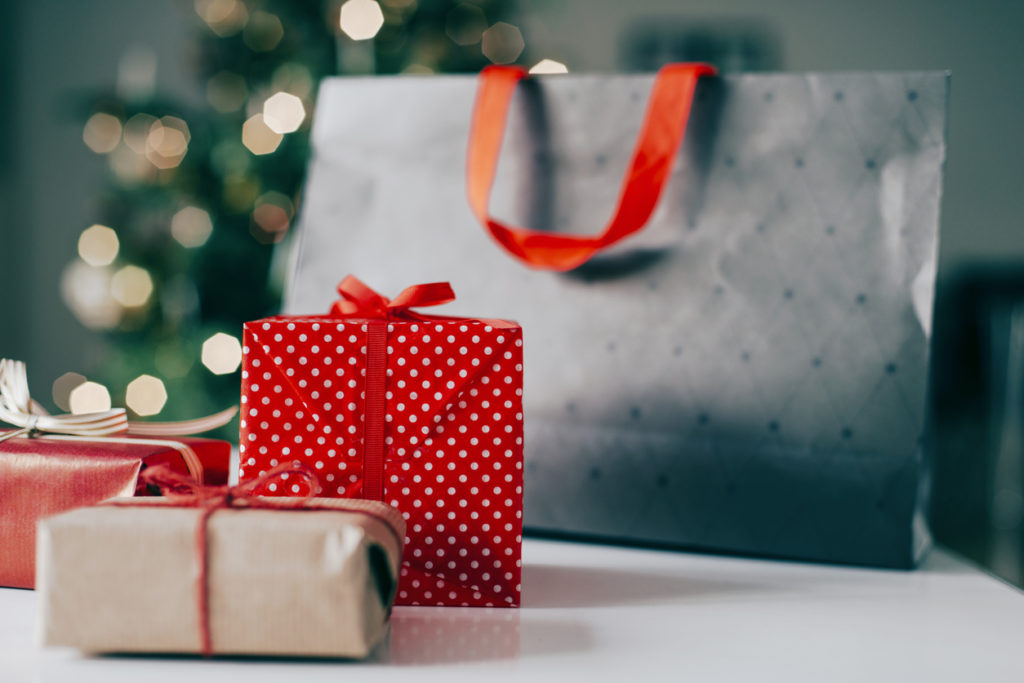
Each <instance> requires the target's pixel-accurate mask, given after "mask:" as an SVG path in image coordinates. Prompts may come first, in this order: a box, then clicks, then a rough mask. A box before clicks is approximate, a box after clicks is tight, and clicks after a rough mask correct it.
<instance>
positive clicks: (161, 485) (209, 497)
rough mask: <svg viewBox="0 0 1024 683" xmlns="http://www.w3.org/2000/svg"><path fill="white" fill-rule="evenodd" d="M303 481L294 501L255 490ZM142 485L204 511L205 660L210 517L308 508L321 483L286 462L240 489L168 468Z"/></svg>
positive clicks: (199, 581) (200, 582) (200, 536)
mask: <svg viewBox="0 0 1024 683" xmlns="http://www.w3.org/2000/svg"><path fill="white" fill-rule="evenodd" d="M293 475H294V476H296V477H297V478H299V479H301V480H304V481H305V482H306V483H307V484H308V486H307V489H306V492H305V495H303V496H301V497H293V498H261V497H259V496H257V495H256V493H255V491H256V490H257V489H259V488H260V487H262V486H266V485H268V484H271V483H275V482H285V481H288V480H289V478H290V477H291V476H293ZM140 477H141V479H142V481H143V483H145V484H147V485H150V486H154V487H156V488H157V489H159V490H160V492H161V493H162V494H163V496H164V498H165V499H166V500H167V501H168V502H169V503H170V504H171V505H173V506H174V507H197V508H202V509H203V512H202V514H201V515H200V516H199V520H198V521H197V522H196V555H197V556H198V557H199V576H198V577H197V578H196V598H197V601H198V604H199V640H200V643H201V650H202V654H203V656H204V657H209V656H210V654H212V652H213V646H212V643H211V640H210V600H209V581H208V574H209V571H208V569H209V561H208V553H207V542H206V529H207V523H208V522H209V519H210V516H211V515H212V514H213V513H214V512H216V511H217V510H223V509H225V508H231V507H248V508H274V509H295V508H303V507H306V505H307V503H308V502H309V500H310V499H311V498H313V497H314V496H315V495H316V494H317V493H319V492H320V480H319V479H317V476H316V474H314V472H313V470H312V469H311V468H310V467H308V466H306V465H303V464H301V463H298V462H293V463H285V464H282V465H278V466H277V467H275V468H274V469H272V470H268V471H266V472H264V473H263V474H261V475H260V476H259V477H257V478H256V479H253V480H251V481H249V482H246V483H245V484H241V485H239V486H204V485H202V484H199V483H197V482H196V481H195V480H194V479H192V478H191V477H187V476H185V475H183V474H180V473H178V472H175V471H173V470H172V469H170V468H169V467H168V466H166V465H157V466H156V467H149V468H147V469H145V470H143V471H142V474H141V475H140ZM113 504H115V505H132V502H131V501H114V502H113Z"/></svg>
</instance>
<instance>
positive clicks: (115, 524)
mask: <svg viewBox="0 0 1024 683" xmlns="http://www.w3.org/2000/svg"><path fill="white" fill-rule="evenodd" d="M293 476H295V475H294V474H293ZM283 500H285V499H280V498H278V499H276V501H277V504H281V501H283ZM178 504H179V503H176V502H175V501H174V500H167V499H162V498H146V499H140V498H134V499H117V500H114V501H111V504H104V505H99V506H93V507H88V508H81V509H79V510H74V511H72V512H68V513H64V514H61V515H57V516H55V517H51V518H49V519H47V520H44V521H43V522H41V523H40V526H39V569H38V589H39V617H38V625H39V632H40V637H41V640H42V642H43V644H46V645H59V646H70V647H74V648H77V649H79V650H81V651H83V652H88V653H107V652H110V653H113V652H148V653H195V654H218V655H219V654H252V655H279V656H292V655H295V656H316V657H363V656H365V655H367V654H368V653H369V652H370V651H371V650H372V648H373V647H374V645H375V644H376V643H377V642H378V641H379V640H380V639H381V638H383V637H384V635H385V634H386V632H387V626H388V616H389V614H390V607H391V601H392V597H393V595H394V588H395V585H396V582H397V572H398V567H399V565H400V563H401V555H402V538H403V537H404V533H405V532H404V522H403V520H402V518H401V515H400V514H399V513H398V511H397V510H395V509H394V508H391V507H389V506H387V505H385V504H383V503H378V502H373V501H363V500H340V499H324V498H312V499H308V500H305V501H303V502H302V503H301V505H302V506H301V507H292V508H283V509H282V508H279V507H272V508H264V507H245V506H246V505H247V504H252V505H259V504H260V499H258V498H257V499H255V502H251V501H246V500H241V501H240V500H237V499H235V500H234V501H233V502H232V507H229V508H226V509H217V510H215V511H214V512H213V513H212V514H210V515H209V517H208V519H207V520H206V528H205V546H204V547H205V551H200V550H199V549H198V548H197V531H198V529H199V525H200V524H201V523H202V522H203V520H202V517H203V514H204V509H203V508H200V507H177V506H176V505H178ZM203 552H205V554H206V567H207V570H206V572H207V573H206V576H205V579H206V581H205V584H204V583H203V582H202V581H201V579H202V572H201V566H200V563H201V562H202V555H203ZM197 577H199V578H198V579H197ZM204 590H205V596H206V597H205V600H206V605H205V606H204V605H203V598H202V597H201V596H200V593H199V592H200V591H204ZM204 612H205V613H206V619H205V622H204V619H203V617H202V614H203V613H204ZM204 623H205V625H206V633H207V634H208V637H207V638H204V636H203V625H204Z"/></svg>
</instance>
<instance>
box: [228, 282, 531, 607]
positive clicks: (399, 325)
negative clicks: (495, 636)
mask: <svg viewBox="0 0 1024 683" xmlns="http://www.w3.org/2000/svg"><path fill="white" fill-rule="evenodd" d="M338 291H339V293H340V294H341V297H342V298H341V299H340V300H339V301H338V302H336V303H335V304H334V305H333V306H332V308H331V314H329V315H319V316H315V315H314V316H309V315H304V316H275V317H272V318H266V319H264V320H256V321H253V322H249V323H246V325H245V333H244V344H243V354H244V356H243V361H242V420H241V423H240V425H241V443H240V446H239V450H240V454H241V456H240V463H241V468H240V480H241V481H247V480H250V479H254V478H256V477H258V476H260V474H261V473H262V472H264V471H266V470H269V469H270V468H272V467H274V466H275V465H277V464H278V461H282V462H283V461H286V460H296V461H300V462H302V463H305V464H306V465H308V466H310V467H313V468H315V471H316V473H317V476H318V477H319V478H320V481H321V482H322V483H323V485H324V493H323V495H325V496H339V497H356V498H367V499H370V500H383V501H385V502H387V503H390V504H391V505H393V506H395V507H396V508H398V509H399V510H401V512H402V515H403V516H404V517H405V520H406V523H407V525H408V527H409V536H408V538H407V539H406V542H405V545H406V553H405V561H404V564H403V566H402V574H401V580H400V584H399V587H398V596H397V598H396V604H399V605H449V606H473V607H488V606H494V607H517V606H518V605H519V596H520V573H521V567H522V565H521V559H520V550H521V548H520V546H521V543H522V514H523V512H522V510H523V508H522V495H523V480H522V477H523V431H522V430H523V414H522V370H523V365H522V347H523V338H522V330H521V329H520V327H519V325H518V324H516V323H514V322H510V321H506V320H491V319H480V318H452V317H447V316H434V315H426V314H423V313H419V312H417V311H415V310H410V307H413V308H415V307H423V306H432V305H438V304H442V303H447V302H449V301H451V300H452V299H454V293H453V292H452V291H451V288H450V287H449V286H448V285H447V283H432V284H427V285H414V286H412V287H409V288H407V289H406V290H404V291H403V292H402V293H400V294H399V295H398V296H396V297H395V298H394V300H392V301H388V300H387V299H386V298H384V297H383V296H381V295H379V294H377V293H376V292H374V291H373V290H371V289H370V288H369V287H367V286H366V285H365V284H363V283H362V282H360V281H359V280H357V279H356V278H353V277H351V276H350V277H347V278H345V280H344V281H343V282H342V283H341V285H339V286H338ZM289 489H290V487H288V488H281V487H275V488H270V487H269V486H268V487H266V488H263V489H260V492H261V493H264V494H266V495H282V494H285V495H289V494H292V493H294V491H291V490H289Z"/></svg>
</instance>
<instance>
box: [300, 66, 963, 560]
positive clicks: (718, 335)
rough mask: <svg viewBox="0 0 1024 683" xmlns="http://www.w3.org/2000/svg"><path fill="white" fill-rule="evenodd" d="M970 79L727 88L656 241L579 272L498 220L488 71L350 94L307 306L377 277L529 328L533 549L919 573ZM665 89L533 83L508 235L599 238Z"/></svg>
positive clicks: (575, 79)
mask: <svg viewBox="0 0 1024 683" xmlns="http://www.w3.org/2000/svg"><path fill="white" fill-rule="evenodd" d="M947 81H948V78H947V74H944V73H928V72H924V73H892V74H832V75H790V74H778V75H743V76H727V77H722V78H702V79H701V80H700V82H699V85H698V86H697V88H696V94H695V97H694V99H693V104H692V112H691V115H690V119H689V124H688V128H687V130H686V134H685V138H684V139H683V142H682V145H681V146H680V147H679V149H678V156H677V158H676V159H675V162H674V164H673V165H672V166H671V175H670V176H668V178H667V186H666V189H665V191H664V193H663V194H662V196H661V198H660V201H659V202H658V203H657V208H656V209H655V210H654V213H653V215H652V216H651V217H650V219H649V220H646V221H645V223H646V225H645V226H644V227H643V229H642V230H640V231H639V232H636V233H635V234H632V235H630V236H628V237H626V238H624V239H622V240H621V241H619V242H618V243H617V244H615V245H614V246H613V247H612V248H611V249H609V250H599V251H600V253H597V254H596V255H594V256H593V257H592V258H590V259H589V260H587V261H586V262H585V263H584V264H583V265H581V266H579V267H576V268H572V269H570V270H567V271H566V272H551V271H548V270H544V269H537V268H533V267H529V266H527V265H525V264H524V263H523V262H522V260H520V259H518V258H515V257H514V256H513V254H510V253H509V252H510V250H512V251H514V250H515V248H516V247H515V244H511V242H515V240H514V239H511V240H510V244H503V243H500V242H499V241H498V240H495V239H492V238H491V237H489V236H488V235H487V232H486V231H485V230H484V228H483V227H482V225H481V222H480V220H478V218H480V217H482V218H483V219H484V221H485V222H486V221H487V216H477V215H474V210H471V208H470V203H469V201H468V200H467V190H466V172H467V168H466V166H467V164H466V158H467V157H466V155H467V143H468V140H469V136H470V123H471V115H472V113H473V108H474V98H475V95H476V91H477V79H476V78H474V77H469V76H440V77H401V76H400V77H383V78H352V79H346V78H336V79H329V80H327V81H325V82H324V84H323V85H322V87H321V90H320V95H319V103H318V109H317V118H316V121H315V124H314V128H313V149H314V157H313V159H312V162H311V165H310V168H309V177H308V181H307V186H306V192H305V200H304V207H303V211H302V219H301V226H300V233H299V242H298V246H297V251H296V254H295V262H294V271H293V276H292V280H291V283H290V287H289V291H288V294H287V301H286V309H287V311H288V312H290V313H302V312H320V311H326V310H327V309H328V307H329V305H330V303H331V300H332V298H333V292H334V286H335V284H336V283H337V282H338V281H339V280H340V279H341V277H342V276H343V275H344V274H346V273H349V272H351V273H355V274H357V275H358V276H359V277H360V278H362V279H364V280H365V281H366V282H367V283H369V284H370V285H372V286H373V287H374V288H375V289H377V290H378V291H381V292H385V293H390V294H394V293H396V292H398V291H400V290H401V289H402V288H404V287H405V286H407V285H409V284H411V283H417V282H430V281H438V280H447V281H450V282H451V283H452V286H453V287H454V289H455V293H456V295H457V297H458V299H457V301H456V302H455V303H454V304H452V305H451V306H450V308H452V309H453V312H454V314H474V313H476V314H480V313H481V312H483V313H486V314H487V315H489V316H495V317H499V316H500V317H503V318H511V319H515V320H517V321H518V322H520V323H521V324H522V326H523V330H524V336H525V340H526V344H525V349H524V351H525V361H524V363H525V395H524V401H525V406H526V408H525V410H526V463H527V464H526V481H525V488H526V491H525V494H526V503H525V513H524V514H525V524H526V527H527V529H532V530H536V531H545V532H558V533H565V534H571V535H577V536H582V537H593V538H601V539H607V540H623V541H630V542H641V543H650V544H659V545H670V546H677V547H688V548H698V549H713V550H723V551H730V552H741V553H752V554H759V555H772V556H784V557H793V558H803V559H812V560H823V561H835V562H851V563H860V564H869V565H882V566H896V567H906V566H912V565H913V563H914V562H915V561H916V559H917V558H918V557H920V554H921V552H922V551H923V549H924V548H925V547H926V546H927V542H928V534H927V528H926V526H925V524H924V522H923V517H922V510H923V505H924V502H925V501H924V500H923V495H924V492H925V488H926V487H924V486H923V483H924V482H925V480H926V476H925V475H926V460H925V456H924V452H923V443H924V442H923V439H922V432H923V427H924V418H925V389H926V379H927V368H928V348H929V332H930V321H931V301H932V292H933V288H934V276H935V258H936V242H937V232H938V212H939V197H940V194H941V183H942V175H941V171H942V164H943V159H944V154H945V142H944V134H945V111H946V100H947V91H948V87H947ZM653 84H654V79H653V77H651V76H587V75H566V76H557V77H554V76H552V77H543V78H537V79H530V80H528V81H526V82H524V83H523V84H522V85H520V86H519V87H518V88H517V89H516V90H515V95H514V97H513V98H512V103H511V108H510V110H509V111H510V113H509V120H508V130H507V133H506V134H505V136H504V140H503V142H501V145H500V159H501V162H500V165H499V168H498V172H497V176H496V179H495V182H494V191H493V196H492V197H491V206H490V214H489V215H490V216H493V217H498V218H500V219H502V220H503V221H507V222H508V223H512V224H515V225H520V226H527V227H529V228H532V229H534V230H536V231H538V232H545V231H547V232H550V233H554V234H577V235H588V234H595V233H597V232H598V231H599V230H600V228H601V227H602V226H604V225H605V224H606V223H607V222H608V216H610V215H612V213H613V211H614V210H615V208H616V207H617V206H618V202H619V200H620V199H621V197H620V194H621V195H622V197H624V196H626V195H628V192H625V191H622V192H620V184H621V183H622V177H623V176H622V174H623V170H624V169H627V168H629V169H633V170H635V164H636V163H637V158H636V155H635V154H632V152H631V150H632V149H633V144H634V140H636V138H637V135H638V131H639V130H641V123H642V122H646V121H648V120H649V118H650V116H649V114H650V112H648V117H647V118H645V113H644V112H645V104H646V103H647V101H648V93H649V92H650V91H651V89H652V85H653ZM477 113H478V114H479V112H477ZM478 124H479V121H478ZM484 124H485V127H487V128H491V129H493V128H494V127H495V126H496V125H497V126H498V128H500V125H499V124H495V123H494V122H493V121H492V122H486V121H485V122H484ZM645 125H646V123H645ZM478 127H479V126H478ZM474 132H475V133H476V132H478V131H477V130H475V131H474ZM492 132H493V130H492ZM499 140H500V138H499ZM640 166H641V167H644V164H642V163H641V164H640ZM644 168H645V167H644ZM641 170H642V171H643V170H644V169H643V168H641ZM644 172H646V171H644ZM627 175H628V174H627ZM476 208H478V207H476V206H475V207H474V209H476ZM619 208H621V207H619ZM477 213H480V212H479V211H477ZM641 213H642V212H641ZM493 232H494V231H493V230H492V233H493ZM395 457H397V456H395Z"/></svg>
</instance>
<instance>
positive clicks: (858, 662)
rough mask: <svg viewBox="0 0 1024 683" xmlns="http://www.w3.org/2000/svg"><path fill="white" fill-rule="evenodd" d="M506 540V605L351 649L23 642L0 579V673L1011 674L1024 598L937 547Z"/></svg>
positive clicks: (417, 617)
mask: <svg viewBox="0 0 1024 683" xmlns="http://www.w3.org/2000/svg"><path fill="white" fill-rule="evenodd" d="M523 552H524V564H525V576H524V580H523V584H524V585H523V595H524V606H523V608H522V609H520V610H507V609H504V610H503V609H470V608H432V607H400V608H396V609H395V611H394V616H393V621H392V631H391V635H390V639H389V641H388V642H387V643H386V644H384V645H383V646H382V647H381V648H380V649H379V651H378V652H377V653H376V654H375V656H374V657H373V659H372V660H370V661H368V662H336V661H326V660H313V661H309V660H299V661H289V660H284V659H273V660H261V659H214V660H209V661H204V660H202V659H197V658H188V657H181V658H174V657H82V656H80V655H78V654H77V653H75V652H73V651H68V650H60V649H50V650H46V649H40V648H38V647H36V645H35V643H34V633H33V631H34V620H35V614H34V610H35V602H36V600H35V594H34V593H33V592H31V591H23V590H13V589H0V682H2V683H15V682H18V683H20V682H21V681H32V682H33V683H42V682H48V681H54V682H56V681H60V682H68V683H89V682H92V681H97V682H99V681H102V682H103V683H121V682H125V683H161V682H164V681H167V682H171V681H173V682H174V683H182V682H183V681H185V682H187V683H201V682H202V681H218V682H231V681H245V682H246V683H260V682H262V681H267V682H274V683H286V682H288V681H293V680H296V681H302V682H303V683H314V682H316V681H332V682H338V681H359V682H360V683H362V682H363V681H412V680H415V681H434V680H436V681H447V682H457V681H473V682H474V683H482V682H484V681H486V682H487V683H490V682H491V681H504V680H529V681H532V682H534V683H536V682H539V681H546V680H558V681H561V680H566V679H570V680H576V679H586V680H588V681H602V680H608V681H623V680H629V679H630V678H631V677H635V678H642V679H643V680H645V681H646V680H655V681H661V680H664V681H747V680H752V681H753V680H756V681H774V680H778V681H787V682H798V681H814V682H815V683H824V682H832V681H858V682H860V681H869V682H871V683H877V682H880V681H901V682H904V681H929V682H930V683H933V682H938V681H956V682H957V683H962V682H964V681H984V682H986V683H992V682H995V681H1014V682H1015V683H1020V682H1021V681H1024V594H1022V593H1021V592H1019V591H1017V590H1016V589H1014V588H1012V587H1010V586H1008V585H1006V584H1004V583H1002V582H1001V581H999V580H997V579H994V578H992V577H990V576H988V575H986V574H984V573H982V572H980V571H978V570H977V569H975V568H974V567H972V566H970V565H968V564H966V563H964V562H963V561H961V560H959V559H956V558H955V557H953V556H952V555H950V554H948V553H945V552H942V551H936V552H933V553H932V555H931V556H930V558H929V559H928V560H927V561H926V563H925V564H924V566H923V568H922V569H920V570H918V571H915V572H896V571H878V570H863V569H850V568H840V567H824V566H818V565H811V564H798V563H785V562H773V561H760V560H745V559H734V558H723V557H714V556H706V555H694V554H685V553H671V552H660V551H649V550H635V549H624V548H615V547H609V546H597V545H586V544H572V543H559V542H553V541H541V540H536V539H527V540H526V542H525V545H524V549H523ZM159 599H160V596H159V593H154V595H153V602H152V604H151V605H150V606H149V608H150V609H153V610H157V609H159V607H160V604H159Z"/></svg>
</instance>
